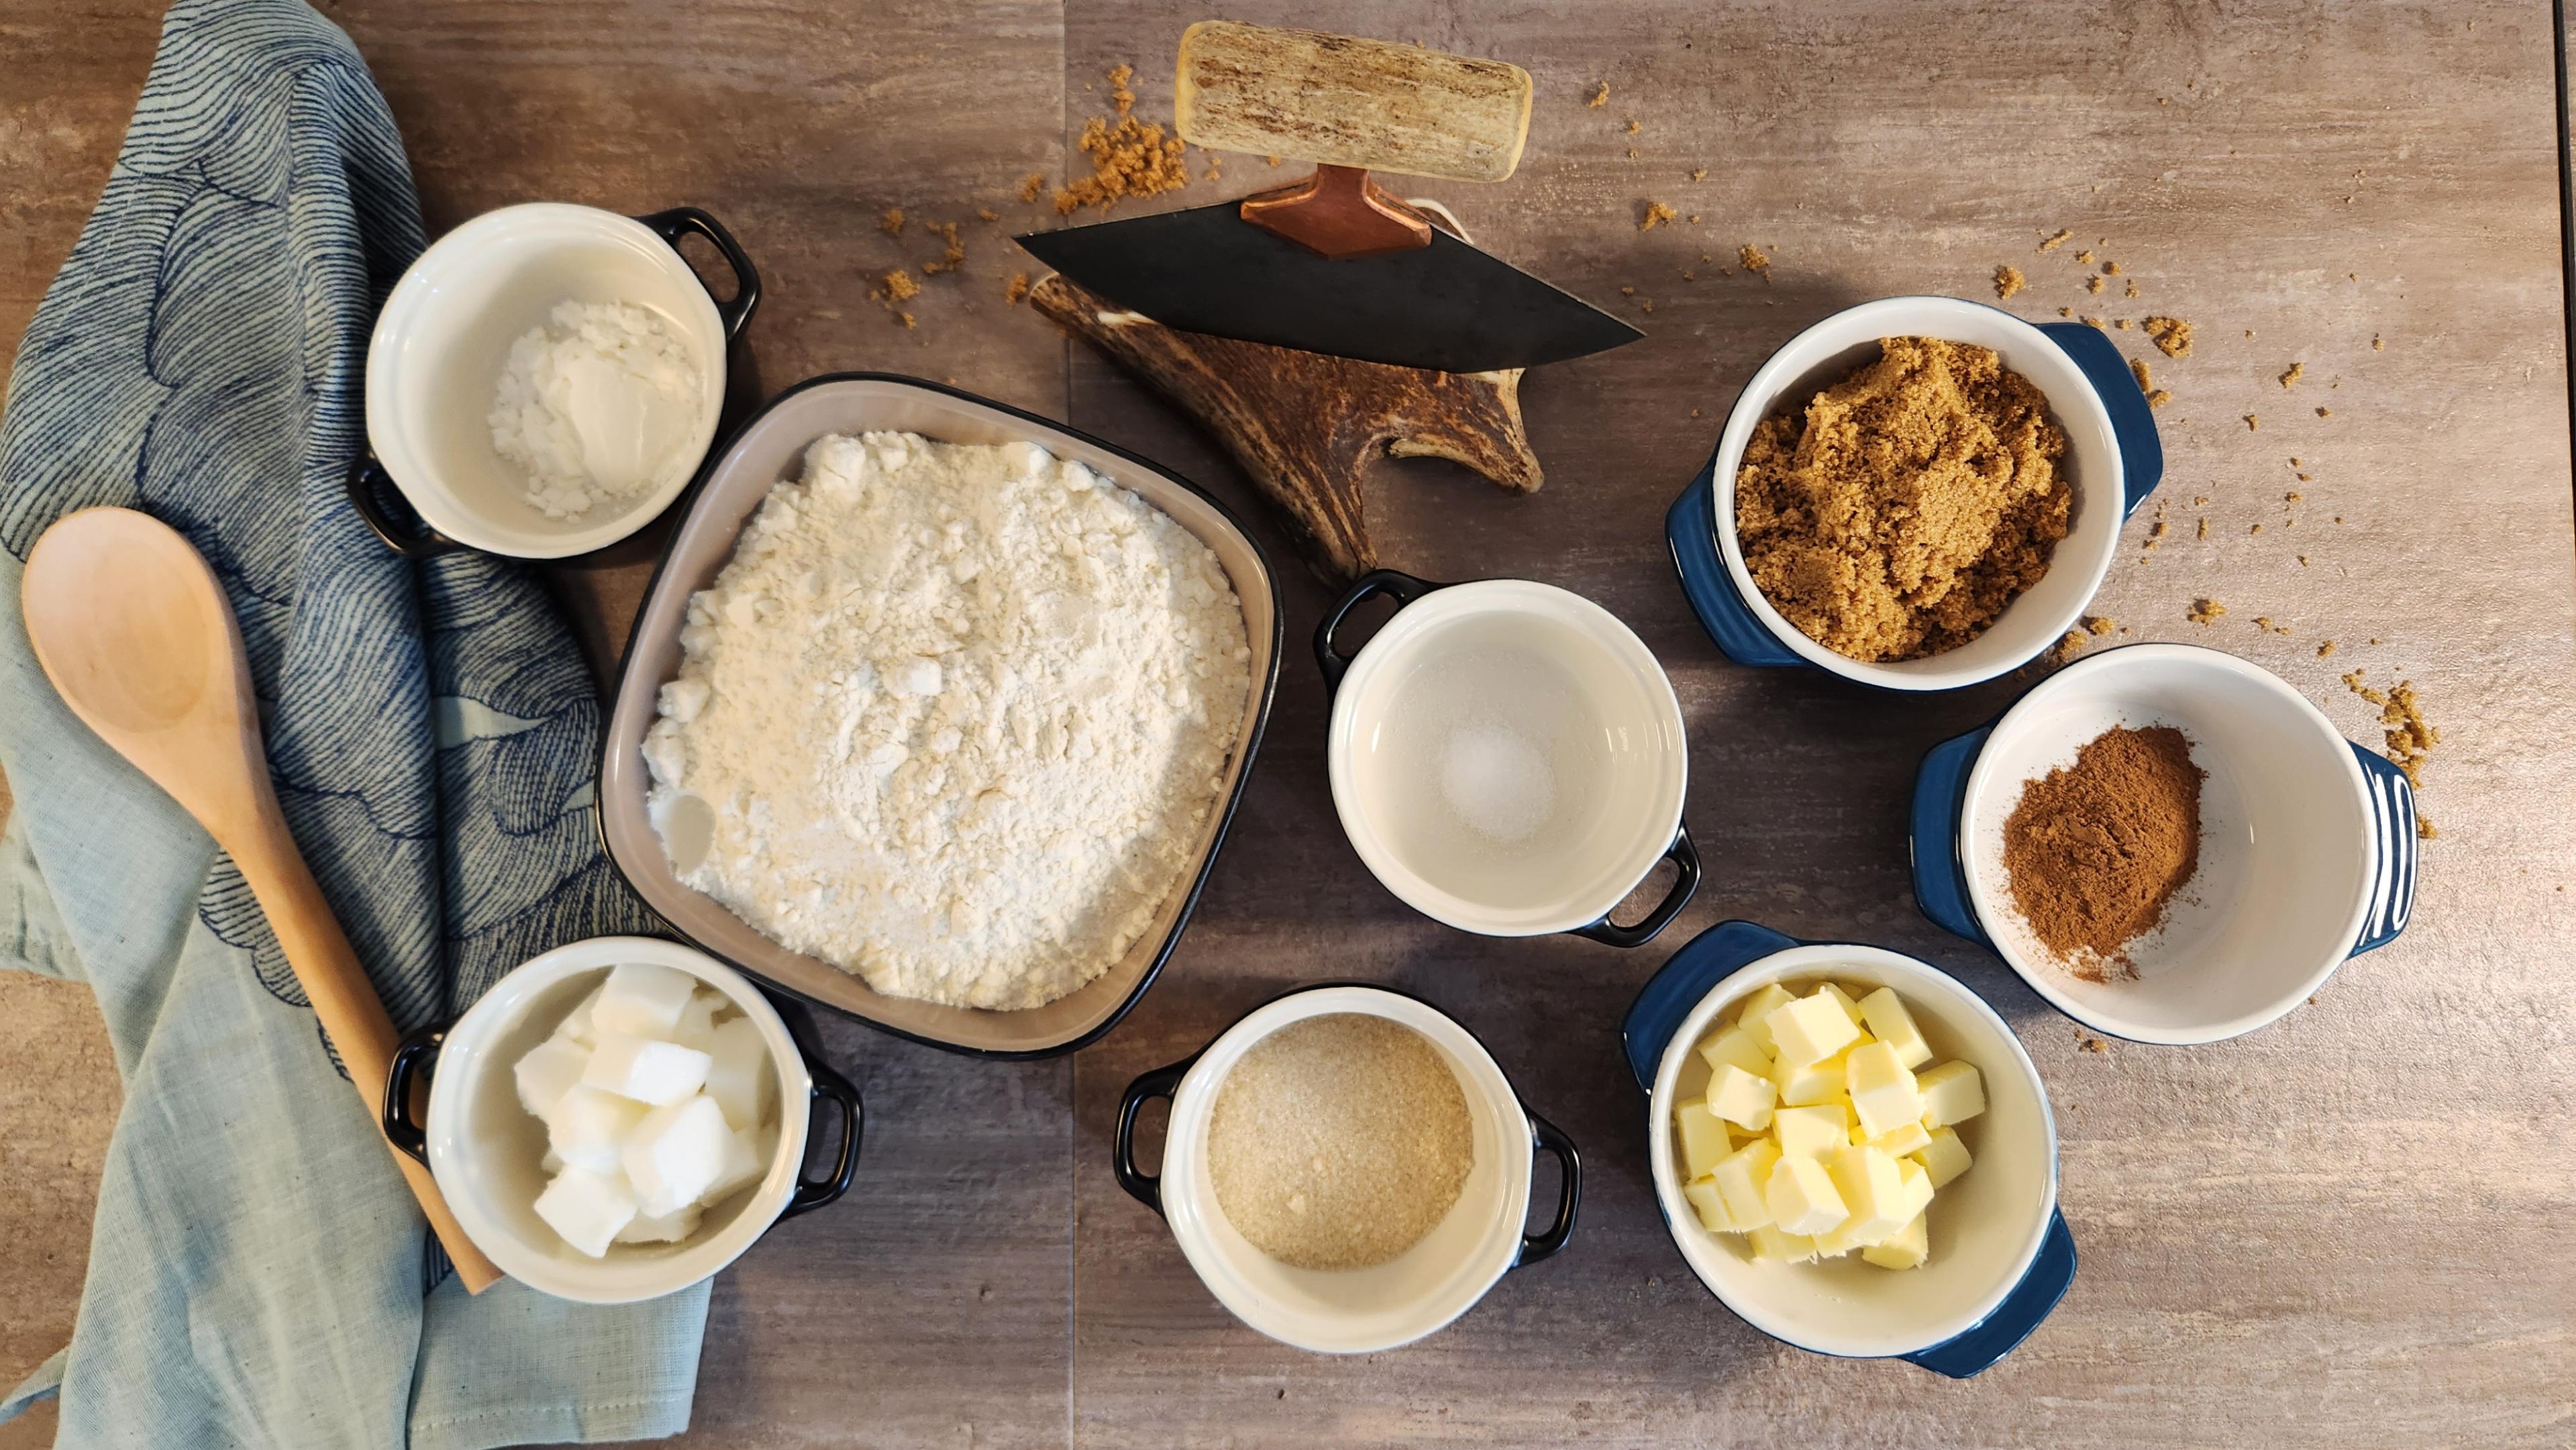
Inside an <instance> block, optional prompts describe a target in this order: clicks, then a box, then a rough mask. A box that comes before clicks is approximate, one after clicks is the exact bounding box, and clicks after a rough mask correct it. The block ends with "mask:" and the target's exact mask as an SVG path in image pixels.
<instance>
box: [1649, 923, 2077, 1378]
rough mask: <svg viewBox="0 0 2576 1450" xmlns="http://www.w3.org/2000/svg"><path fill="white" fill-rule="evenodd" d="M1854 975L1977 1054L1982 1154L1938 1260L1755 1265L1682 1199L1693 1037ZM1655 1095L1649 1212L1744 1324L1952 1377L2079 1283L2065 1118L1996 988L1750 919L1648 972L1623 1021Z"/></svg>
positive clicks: (1704, 1069) (1944, 1217) (1695, 1084)
mask: <svg viewBox="0 0 2576 1450" xmlns="http://www.w3.org/2000/svg"><path fill="white" fill-rule="evenodd" d="M1826 981H1833V982H1843V983H1849V984H1851V985H1852V986H1854V987H1855V988H1857V989H1859V990H1861V991H1863V992H1867V991H1869V990H1871V989H1875V988H1878V987H1889V988H1892V989H1894V990H1895V992H1896V994H1897V995H1898V996H1899V997H1901V998H1903V999H1904V1001H1905V1006H1906V1009H1907V1011H1908V1012H1910V1013H1911V1014H1912V1015H1913V1017H1914V1020H1915V1023H1916V1025H1917V1026H1919V1027H1920V1028H1921V1029H1922V1031H1923V1035H1924V1037H1925V1038H1926V1039H1927V1040H1929V1041H1930V1043H1931V1045H1932V1049H1933V1056H1934V1057H1935V1058H1936V1059H1939V1060H1948V1059H1953V1058H1955V1059H1958V1060H1960V1061H1963V1062H1968V1063H1971V1064H1974V1065H1975V1067H1976V1069H1977V1072H1978V1075H1979V1077H1980V1078H1981V1079H1982V1080H1983V1083H1984V1086H1985V1094H1986V1110H1985V1111H1984V1112H1983V1113H1980V1114H1979V1115H1977V1116H1976V1117H1974V1118H1971V1119H1970V1120H1968V1121H1967V1122H1965V1123H1962V1124H1960V1125H1959V1136H1960V1139H1961V1141H1962V1142H1964V1143H1966V1144H1967V1146H1968V1150H1969V1152H1970V1154H1971V1155H1972V1156H1973V1158H1974V1160H1975V1161H1974V1163H1973V1166H1971V1167H1970V1168H1969V1170H1968V1171H1967V1172H1966V1173H1964V1174H1962V1175H1961V1176H1959V1177H1958V1178H1956V1179H1954V1180H1952V1181H1951V1182H1950V1184H1949V1185H1948V1186H1946V1187H1944V1188H1943V1189H1942V1190H1941V1191H1940V1195H1939V1196H1938V1197H1936V1198H1935V1199H1933V1201H1932V1207H1931V1209H1930V1214H1931V1217H1930V1219H1929V1221H1928V1224H1927V1227H1928V1228H1929V1229H1930V1230H1931V1250H1932V1252H1931V1257H1930V1259H1929V1260H1928V1261H1926V1262H1925V1263H1924V1265H1923V1266H1922V1267H1921V1268H1917V1269H1907V1270H1902V1271H1895V1270H1888V1269H1882V1268H1879V1267H1878V1266H1876V1265H1874V1264H1868V1263H1864V1262H1862V1261H1861V1260H1860V1259H1859V1257H1858V1256H1857V1255H1854V1256H1851V1257H1847V1258H1841V1259H1834V1260H1829V1261H1826V1262H1823V1263H1814V1264H1782V1263H1761V1262H1756V1261H1755V1260H1754V1259H1753V1258H1752V1256H1751V1253H1750V1251H1749V1249H1748V1248H1747V1246H1746V1245H1745V1243H1744V1240H1743V1238H1742V1236H1741V1235H1737V1234H1715V1233H1711V1232H1709V1231H1708V1230H1707V1229H1706V1228H1704V1227H1703V1226H1702V1225H1701V1224H1700V1221H1699V1216H1698V1214H1697V1213H1696V1212H1695V1211H1693V1210H1692V1208H1691V1207H1690V1204H1689V1201H1688V1200H1687V1199H1685V1198H1684V1197H1683V1196H1682V1176H1681V1170H1680V1166H1679V1164H1678V1162H1677V1161H1676V1159H1677V1155H1676V1153H1675V1145H1674V1141H1673V1139H1674V1128H1673V1124H1672V1112H1673V1105H1674V1104H1675V1103H1676V1102H1681V1101H1686V1100H1688V1099H1690V1098H1692V1097H1696V1096H1698V1095H1699V1094H1700V1093H1702V1092H1704V1091H1706V1088H1707V1082H1708V1064H1707V1063H1706V1062H1705V1061H1703V1060H1702V1059H1701V1057H1700V1055H1699V1053H1698V1052H1696V1051H1695V1050H1694V1049H1695V1048H1696V1047H1697V1046H1698V1044H1699V1042H1700V1039H1702V1038H1703V1037H1706V1036H1707V1035H1708V1034H1709V1033H1710V1032H1711V1031H1712V1030H1714V1029H1715V1027H1716V1026H1717V1025H1718V1024H1719V1023H1720V1022H1721V1021H1730V1020H1732V1019H1733V1016H1734V1014H1735V1012H1736V1011H1737V1010H1738V1009H1739V1007H1740V1006H1741V1004H1742V1003H1743V1001H1744V999H1745V998H1747V997H1749V996H1751V995H1752V994H1753V993H1755V992H1757V991H1759V990H1761V989H1762V988H1763V987H1764V986H1766V985H1768V984H1770V983H1773V982H1778V983H1781V984H1783V985H1786V986H1790V987H1793V988H1798V989H1810V988H1812V987H1813V986H1814V985H1816V984H1817V983H1820V982H1826ZM1620 1039H1621V1046H1622V1048H1623V1050H1624V1051H1625V1053H1626V1055H1627V1059H1628V1067H1629V1071H1630V1072H1632V1073H1633V1074H1635V1076H1636V1079H1637V1085H1638V1086H1639V1087H1640V1088H1642V1089H1644V1090H1645V1093H1646V1137H1647V1143H1648V1152H1647V1164H1648V1167H1647V1172H1648V1173H1649V1174H1650V1175H1651V1176H1652V1177H1653V1179H1654V1188H1655V1206H1656V1207H1657V1208H1659V1209H1660V1210H1662V1212H1663V1215H1664V1226H1665V1227H1666V1228H1667V1229H1668V1230H1670V1232H1671V1233H1672V1237H1673V1244H1674V1246H1675V1247H1677V1248H1679V1249H1680V1250H1681V1254H1682V1259H1683V1261H1684V1262H1686V1263H1688V1264H1689V1265H1690V1268H1691V1272H1692V1273H1694V1274H1696V1275H1698V1276H1699V1280H1700V1282H1701V1283H1703V1284H1705V1285H1707V1286H1708V1290H1709V1292H1710V1293H1712V1294H1715V1295H1716V1296H1717V1298H1718V1301H1719V1302H1720V1303H1722V1304H1724V1305H1725V1306H1726V1307H1727V1308H1728V1309H1730V1310H1733V1311H1734V1312H1735V1314H1736V1316H1737V1317H1738V1318H1740V1319H1742V1320H1744V1322H1745V1323H1747V1324H1750V1325H1752V1326H1753V1327H1754V1328H1756V1329H1758V1330H1761V1331H1762V1332H1763V1333H1765V1334H1768V1335H1770V1336H1771V1337H1772V1338H1774V1339H1778V1340H1782V1341H1784V1342H1786V1343H1789V1344H1794V1345H1796V1346H1798V1347H1799V1348H1801V1349H1810V1350H1814V1351H1815V1352H1817V1353H1818V1354H1831V1355H1839V1356H1843V1357H1846V1358H1855V1359H1878V1358H1896V1359H1903V1360H1905V1361H1907V1362H1908V1363H1911V1364H1914V1365H1918V1366H1920V1367H1922V1368H1924V1369H1928V1370H1931V1371H1933V1372H1934V1373H1936V1374H1943V1375H1948V1376H1950V1377H1951V1378H1953V1379H1966V1378H1968V1377H1969V1376H1971V1375H1975V1374H1979V1373H1981V1372H1983V1371H1984V1370H1986V1369H1987V1368H1988V1367H1990V1366H1991V1365H1993V1364H1994V1363H1995V1362H1996V1361H1997V1360H1999V1359H2002V1358H2003V1357H2004V1356H2005V1355H2007V1354H2010V1353H2011V1352H2012V1351H2013V1350H2014V1348H2015V1347H2017V1346H2019V1345H2020V1344H2021V1342H2022V1341H2023V1340H2024V1339H2027V1338H2029V1337H2030V1335H2031V1332H2032V1331H2034V1330H2036V1329H2037V1328H2038V1327H2039V1326H2040V1323H2041V1321H2043V1320H2045V1319H2047V1318H2048V1316H2049V1313H2050V1312H2051V1311H2052V1310H2054V1309H2055V1308H2056V1307H2057V1304H2058V1301H2059V1300H2061V1299H2063V1298H2065V1297H2066V1290H2067V1287H2068V1286H2069V1285H2071V1284H2072V1283H2074V1281H2075V1239H2074V1236H2073V1235H2072V1234H2070V1233H2068V1232H2067V1228H2066V1218H2065V1215H2063V1214H2061V1213H2060V1212H2058V1208H2057V1119H2056V1116H2055V1114H2054V1113H2052V1112H2051V1111H2050V1109H2049V1105H2048V1089H2047V1088H2046V1087H2045V1086H2044V1085H2043V1084H2042V1083H2041V1082H2040V1079H2039V1069H2038V1068H2037V1067H2035V1066H2033V1065H2032V1063H2031V1060H2030V1054H2029V1053H2027V1052H2025V1051H2023V1050H2022V1045H2021V1041H2020V1039H2019V1038H2017V1037H2015V1036H2014V1035H2013V1030H2012V1028H2011V1027H2009V1026H2007V1025H2006V1024H2005V1022H2004V1020H2003V1019H2002V1018H2001V1017H1998V1016H1996V1015H1995V1011H1994V1009H1993V1008H1991V1007H1989V1006H1987V1005H1986V1003H1985V1000H1984V999H1983V998H1981V997H1979V996H1978V995H1977V994H1976V993H1974V992H1972V991H1970V990H1968V988H1967V987H1966V986H1965V985H1963V984H1961V983H1960V982H1959V980H1958V979H1957V978H1955V977H1952V976H1951V975H1950V974H1949V973H1947V972H1944V971H1942V970H1940V969H1939V968H1937V967H1934V966H1932V965H1931V964H1930V963H1928V962H1924V961H1920V960H1918V959H1916V958H1914V957H1909V956H1906V955H1904V954H1902V953H1899V952H1892V951H1888V950H1886V949H1884V948H1881V947H1872V946H1860V945H1856V944H1851V943H1842V942H1812V943H1811V942H1800V941H1797V940H1796V939H1794V938H1791V937H1788V936H1784V935H1782V934H1781V933H1779V932H1776V931H1773V930H1771V929H1770V928H1768V927H1764V926H1757V925H1755V924H1754V923H1752V922H1749V921H1726V922H1720V923H1718V924H1717V925H1716V926H1713V927H1710V928H1709V929H1708V930H1707V931H1704V932H1702V933H1700V934H1699V935H1698V936H1696V937H1693V938H1692V939H1691V940H1690V941H1689V942H1688V943H1686V944H1685V945H1683V947H1682V948H1681V950H1679V951H1677V952H1674V953H1673V955H1672V959H1671V960H1669V961H1667V962H1665V963H1664V965H1663V967H1662V968H1661V969H1660V970H1659V971H1657V972H1656V973H1655V975H1654V976H1653V977H1652V978H1651V979H1649V980H1648V981H1647V983H1646V986H1645V989H1644V990H1643V991H1641V992H1639V993H1638V994H1637V1000H1636V1002H1635V1003H1634V1004H1633V1005H1632V1006H1630V1007H1629V1009H1628V1016H1627V1019H1626V1021H1625V1022H1624V1023H1623V1024H1622V1025H1621V1028H1620Z"/></svg>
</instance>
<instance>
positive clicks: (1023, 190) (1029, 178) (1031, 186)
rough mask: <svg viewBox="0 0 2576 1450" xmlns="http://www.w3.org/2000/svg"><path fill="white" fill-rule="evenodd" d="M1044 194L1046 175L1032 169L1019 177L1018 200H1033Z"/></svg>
mask: <svg viewBox="0 0 2576 1450" xmlns="http://www.w3.org/2000/svg"><path fill="white" fill-rule="evenodd" d="M1044 195H1046V177H1045V176H1044V175H1042V174H1041V173H1038V172H1035V171H1032V172H1030V173H1029V174H1028V175H1026V176H1023V177H1021V178H1020V200H1022V201H1035V200H1037V199H1038V198H1039V197H1041V196H1044Z"/></svg>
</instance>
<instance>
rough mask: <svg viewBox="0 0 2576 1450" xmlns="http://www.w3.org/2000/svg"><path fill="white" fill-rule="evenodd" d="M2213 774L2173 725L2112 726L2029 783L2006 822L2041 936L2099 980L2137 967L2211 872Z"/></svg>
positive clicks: (2025, 907) (2074, 967)
mask: <svg viewBox="0 0 2576 1450" xmlns="http://www.w3.org/2000/svg"><path fill="white" fill-rule="evenodd" d="M2207 778H2208V774H2207V772H2205V771H2203V770H2202V769H2201V768H2200V767H2199V766H2197V765H2194V764H2193V763H2192V759H2191V739H2190V737H2189V736H2186V735H2184V734H2183V733H2182V732H2181V731H2180V730H2177V729H2175V728H2174V727H2172V726H2170V725H2151V726H2148V727H2147V728H2145V729H2142V730H2131V729H2126V728H2121V729H2113V730H2106V731H2104V732H2102V733H2101V734H2100V735H2097V736H2095V737H2094V738H2093V739H2092V740H2090V741H2087V742H2086V743H2085V745H2084V748H2083V749H2082V750H2079V751H2077V752H2076V755H2075V763H2074V764H2072V765H2065V766H2060V767H2058V768H2057V769H2055V770H2052V771H2050V772H2049V773H2048V774H2047V775H2045V776H2042V777H2040V778H2038V779H2036V780H2032V781H2030V782H2028V783H2027V784H2025V785H2024V786H2023V787H2022V792H2021V799H2020V800H2019V801H2018V802H2016V803H2015V804H2014V806H2013V811H2012V814H2011V816H2009V817H2007V818H2006V819H2005V821H2004V870H2005V872H2006V873H2007V875H2008V876H2009V877H2010V880H2011V885H2012V898H2013V905H2014V906H2015V907H2017V908H2019V909H2020V911H2021V915H2022V918H2023V920H2025V921H2027V922H2029V923H2030V929H2031V933H2032V934H2033V935H2035V936H2037V937H2038V938H2039V940H2040V944H2041V945H2043V946H2045V947H2047V948H2048V950H2049V951H2050V953H2051V954H2053V955H2055V956H2056V957H2057V958H2058V960H2059V961H2060V962H2062V963H2064V964H2065V965H2066V967H2067V968H2068V969H2069V970H2070V971H2072V972H2074V973H2075V975H2077V976H2079V977H2082V978H2084V979H2085V980H2086V981H2090V982H2102V981H2110V980H2114V979H2116V978H2121V977H2130V976H2135V975H2136V974H2137V966H2136V964H2135V963H2134V962H2132V961H2131V960H2130V959H2129V957H2128V954H2127V947H2128V944H2129V943H2130V942H2132V941H2135V940H2136V939H2138V938H2139V937H2141V936H2144V935H2145V934H2147V933H2148V932H2151V931H2153V930H2155V929H2156V927H2157V926H2158V925H2160V924H2162V922H2163V921H2164V916H2165V907H2166V905H2167V903H2169V902H2171V901H2172V900H2173V897H2174V893H2175V892H2177V891H2180V890H2181V889H2182V888H2183V886H2184V885H2185V884H2186V883H2188V882H2189V881H2190V880H2191V878H2192V873H2193V872H2195V871H2197V870H2199V869H2200V788H2201V783H2202V782H2203V781H2204V780H2206V779H2207Z"/></svg>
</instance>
